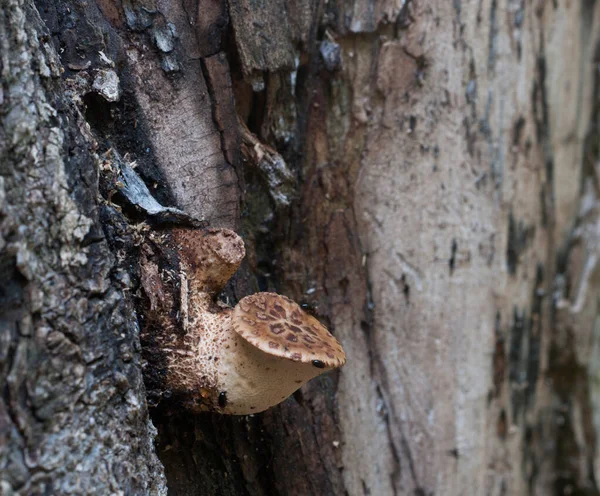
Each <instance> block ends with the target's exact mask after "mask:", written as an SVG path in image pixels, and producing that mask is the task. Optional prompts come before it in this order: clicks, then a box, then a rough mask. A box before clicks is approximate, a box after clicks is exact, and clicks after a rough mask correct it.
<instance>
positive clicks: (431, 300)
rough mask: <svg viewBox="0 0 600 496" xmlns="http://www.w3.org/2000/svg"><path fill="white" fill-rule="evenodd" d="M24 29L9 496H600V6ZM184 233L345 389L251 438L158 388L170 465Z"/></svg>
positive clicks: (7, 159)
mask: <svg viewBox="0 0 600 496" xmlns="http://www.w3.org/2000/svg"><path fill="white" fill-rule="evenodd" d="M3 1H4V4H3V5H5V6H6V8H5V9H4V10H3V14H2V15H3V24H2V29H4V30H5V32H6V33H7V34H6V35H2V36H0V39H2V40H3V41H2V45H1V46H2V57H3V58H2V71H3V87H2V90H3V94H2V98H0V101H2V113H1V114H0V119H1V123H2V127H1V128H0V130H1V132H2V135H1V138H2V139H1V140H0V143H2V145H0V146H2V148H0V156H1V157H2V162H1V164H0V167H1V168H2V169H0V170H1V171H2V173H1V175H0V179H2V182H1V183H0V186H1V187H0V193H2V194H0V200H1V201H0V214H1V215H2V217H0V222H1V224H0V234H1V235H2V237H1V238H0V247H1V249H2V251H1V252H0V253H1V255H0V256H1V258H0V263H1V267H0V270H1V271H2V272H1V273H2V274H6V277H3V281H6V282H3V283H2V290H3V292H2V293H1V294H0V297H1V298H2V299H1V300H0V301H2V307H1V308H2V312H3V313H2V322H3V324H2V325H3V331H4V332H3V334H2V339H3V340H4V341H3V342H5V343H6V346H3V347H2V348H0V350H1V351H0V352H1V353H2V355H0V363H1V364H2V367H3V368H2V369H0V373H2V374H3V375H2V377H3V382H4V383H5V384H6V386H5V388H4V393H3V397H2V399H3V401H2V403H0V406H1V408H2V411H3V412H5V413H2V415H3V417H4V418H5V420H4V421H3V422H2V423H1V424H0V425H2V426H3V427H2V430H1V431H0V433H1V435H2V436H4V439H5V440H6V441H5V442H4V443H0V446H2V445H4V448H0V460H1V463H2V465H1V466H2V467H6V470H4V471H3V475H2V477H3V482H2V484H4V486H2V489H3V490H4V489H7V488H10V487H12V488H14V489H21V488H24V489H21V490H22V491H23V492H24V493H28V492H29V493H32V494H36V493H37V492H43V491H42V489H41V488H42V486H43V484H46V486H44V487H52V488H59V487H60V490H59V489H56V491H58V492H61V493H65V494H69V493H93V492H94V491H93V489H96V492H98V491H99V492H103V490H104V488H106V492H110V491H117V490H118V489H120V490H123V491H125V492H127V491H129V492H130V493H132V494H146V493H147V494H160V493H161V492H162V491H164V486H163V483H164V481H163V479H162V478H161V477H162V475H161V468H160V465H159V463H158V461H157V459H156V455H158V458H159V459H160V462H161V463H162V466H163V467H164V474H165V476H166V485H167V486H168V488H169V494H173V495H192V494H219V495H243V494H249V495H270V494H281V495H302V496H304V495H308V494H315V495H317V494H335V495H344V494H349V495H352V496H354V495H366V494H373V495H375V494H376V495H387V494H418V495H425V494H427V495H430V494H457V495H458V494H483V493H485V494H489V495H501V494H598V485H597V478H598V477H597V476H598V470H600V458H599V453H598V447H597V441H596V439H597V436H598V430H599V429H600V414H599V413H598V412H600V406H599V405H600V400H599V398H600V394H599V389H598V374H599V370H600V366H599V364H600V345H599V343H600V339H599V337H600V334H599V331H598V329H599V327H598V325H597V313H598V312H597V310H598V308H597V301H598V270H597V264H598V258H599V256H600V253H599V252H598V250H599V246H600V243H599V241H600V233H599V231H598V225H600V217H599V210H598V205H599V202H598V198H599V194H600V187H599V186H598V174H599V165H598V164H599V163H600V157H599V151H598V142H599V139H600V136H599V132H598V129H599V127H598V98H599V97H598V89H597V88H598V81H599V76H598V69H597V67H598V63H599V61H600V60H599V57H598V53H600V50H599V49H598V46H599V44H598V41H599V34H600V6H599V5H598V4H597V2H595V1H593V0H588V1H585V2H566V1H561V0H558V1H556V2H553V3H547V2H546V3H536V4H529V3H526V2H521V1H506V2H499V1H497V0H482V1H481V2H477V3H463V2H460V1H455V2H452V3H447V2H440V1H435V2H433V3H432V2H422V1H416V0H408V1H405V2H401V1H396V0H337V1H329V2H323V1H320V0H314V1H310V2H305V3H302V2H291V1H286V0H267V1H264V2H260V5H259V2H252V1H245V0H240V1H238V0H230V1H229V2H225V1H204V0H200V1H198V2H190V1H187V0H184V1H181V2H178V1H176V0H134V1H129V0H128V1H123V2H121V1H119V0H116V1H112V0H96V1H95V2H94V1H92V2H86V3H80V2H76V1H71V0H64V1H61V2H48V1H46V0H38V1H37V2H36V6H35V7H33V6H29V5H28V6H27V7H26V6H25V5H23V4H22V3H19V1H18V0H3ZM36 9H37V10H36ZM38 11H39V15H40V16H41V18H42V19H43V22H42V21H40V20H39V18H38V14H37V12H38ZM25 19H26V20H27V22H25ZM0 34H2V33H0ZM6 40H7V41H6ZM57 54H59V55H57ZM21 88H25V90H24V91H22V90H21ZM15 109H16V110H15ZM138 175H139V178H141V179H142V180H143V182H144V183H145V185H146V187H144V185H143V183H142V182H141V181H140V180H139V178H138ZM150 195H152V196H153V197H154V199H152V198H151V196H150ZM158 202H159V203H160V204H159V203H158ZM161 205H162V206H161ZM165 207H168V208H165ZM181 223H184V224H190V223H191V224H195V225H203V224H205V223H209V224H210V225H213V226H215V227H229V228H233V229H235V230H237V231H238V232H239V233H240V234H241V235H242V236H243V238H244V241H245V244H246V251H247V258H246V261H245V262H244V264H243V265H242V269H241V270H240V271H239V272H238V274H237V276H236V277H234V280H233V282H231V283H230V284H229V285H228V286H227V288H226V289H225V291H224V292H223V294H222V298H223V299H224V300H225V301H227V302H228V303H230V304H235V303H236V302H237V300H239V299H240V298H242V297H243V296H245V295H247V294H250V293H252V292H255V291H257V290H261V291H276V292H278V293H281V294H285V295H287V296H289V297H290V298H293V299H295V300H296V301H298V302H299V303H301V304H302V305H303V307H304V308H305V309H306V310H307V311H309V312H310V313H312V314H314V315H315V316H316V317H318V318H319V319H320V320H321V321H322V322H323V323H325V324H326V325H328V327H329V328H330V329H331V330H332V332H333V333H334V334H335V336H336V337H337V338H338V339H339V340H340V341H341V343H342V344H343V345H344V348H345V350H346V353H347V356H348V363H347V365H346V366H345V367H344V368H343V369H342V370H341V371H340V372H336V373H330V374H327V375H324V376H321V377H319V378H318V379H316V380H314V381H312V382H310V383H309V384H307V385H306V386H305V387H303V388H302V389H301V390H300V391H299V392H297V393H296V394H295V395H294V396H293V397H291V398H289V399H288V400H286V401H285V402H283V403H282V404H281V405H280V406H278V407H276V408H273V409H271V410H269V411H267V412H265V413H262V414H259V415H250V416H244V417H227V416H220V415H217V414H209V413H206V414H199V415H192V414H190V413H189V412H186V411H183V410H181V409H178V408H175V403H174V402H172V401H171V402H170V401H169V393H168V391H160V388H158V389H157V390H154V388H150V389H151V390H150V391H149V396H148V404H149V405H150V406H151V408H150V418H151V419H152V423H153V424H154V425H155V426H156V429H157V431H158V435H157V437H156V440H154V438H153V429H152V427H151V426H150V427H148V426H149V425H150V423H149V419H148V416H147V410H146V407H145V402H144V397H145V395H146V392H145V390H144V386H143V384H142V382H141V377H142V375H141V374H142V370H144V372H145V374H146V378H147V379H148V381H149V382H148V384H154V382H152V381H153V376H152V373H153V372H156V371H153V370H150V368H152V367H150V368H149V365H148V364H147V363H145V361H144V360H143V359H142V360H140V356H141V351H140V346H139V342H138V336H137V327H136V320H137V319H139V321H140V322H142V323H143V318H144V316H143V315H140V314H139V312H140V311H141V309H142V306H140V305H139V295H140V293H139V289H140V274H139V258H140V248H139V247H140V246H141V245H142V243H143V239H144V238H145V237H146V236H147V234H148V232H150V231H154V230H160V229H161V228H162V227H163V225H164V224H169V225H172V224H181ZM32 371H35V372H32ZM159 382H160V381H159ZM90 419H93V420H90ZM5 426H6V427H5ZM82 432H83V433H84V434H85V435H84V434H82ZM57 433H58V434H57ZM81 436H83V438H82V439H84V441H83V442H81V443H80V444H78V445H77V448H76V449H69V450H64V449H63V447H64V446H65V445H67V446H71V445H72V443H74V441H72V440H73V439H80V437H81ZM59 440H60V442H59ZM153 441H155V444H154V446H152V443H153ZM98 446H100V447H98ZM59 447H60V449H59ZM154 453H156V455H154ZM99 459H110V460H111V462H110V463H109V464H105V463H100V462H98V460H99ZM367 461H368V462H367ZM111 464H112V465H111ZM38 466H39V467H43V468H42V469H41V470H40V469H37V468H36V467H38ZM78 467H79V468H78ZM91 467H93V468H91ZM80 469H81V470H80ZM4 473H6V474H8V475H6V476H5V475H4ZM98 481H100V482H98ZM48 484H51V486H48ZM52 484H53V485H52ZM59 484H61V485H60V486H59ZM102 484H104V485H102Z"/></svg>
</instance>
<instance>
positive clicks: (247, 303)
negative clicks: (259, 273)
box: [231, 293, 346, 368]
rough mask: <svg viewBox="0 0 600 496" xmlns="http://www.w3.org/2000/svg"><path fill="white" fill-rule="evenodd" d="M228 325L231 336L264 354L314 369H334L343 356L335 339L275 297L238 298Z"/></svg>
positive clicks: (289, 303)
mask: <svg viewBox="0 0 600 496" xmlns="http://www.w3.org/2000/svg"><path fill="white" fill-rule="evenodd" d="M231 323H232V326H233V329H234V331H235V332H237V333H238V334H239V335H240V336H241V337H242V338H244V339H245V340H246V341H247V342H249V343H250V344H251V345H253V346H255V347H256V348H258V349H259V350H261V351H263V352H264V353H266V354H268V355H272V356H276V357H281V358H287V359H289V360H292V361H294V362H302V363H311V364H312V365H314V366H315V367H317V368H336V367H341V366H342V365H344V363H346V354H345V353H344V350H343V349H342V346H341V345H340V343H339V342H338V340H337V339H335V337H333V336H332V335H331V333H330V332H329V331H328V330H327V329H326V328H325V327H324V326H323V325H322V324H321V323H320V322H319V321H318V320H317V319H315V318H314V317H313V316H312V315H309V314H307V313H306V312H305V311H304V310H302V309H301V308H300V307H299V306H298V304H297V303H295V302H294V301H292V300H290V299H289V298H287V297H285V296H281V295H278V294H276V293H256V294H253V295H250V296H246V297H245V298H242V299H241V300H240V301H239V303H238V304H237V306H236V307H235V309H234V310H233V316H232V319H231Z"/></svg>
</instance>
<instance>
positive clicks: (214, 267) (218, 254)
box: [172, 228, 246, 295]
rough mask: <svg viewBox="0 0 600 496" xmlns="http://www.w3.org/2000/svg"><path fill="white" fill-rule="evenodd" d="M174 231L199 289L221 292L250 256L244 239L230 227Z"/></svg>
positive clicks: (190, 275) (181, 253) (188, 268)
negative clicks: (244, 260)
mask: <svg viewBox="0 0 600 496" xmlns="http://www.w3.org/2000/svg"><path fill="white" fill-rule="evenodd" d="M172 234H173V239H174V240H175V242H176V243H177V245H178V250H179V254H180V256H181V258H182V260H183V262H184V263H185V265H186V271H187V273H188V277H189V278H190V281H191V282H192V286H193V290H195V291H206V292H208V293H209V294H211V295H215V294H217V293H218V292H219V291H221V290H222V289H223V288H224V287H225V285H226V284H227V281H229V279H231V276H233V274H234V273H235V271H236V270H237V269H238V267H239V266H240V263H241V262H242V260H243V258H244V257H245V256H246V250H245V248H244V242H243V241H242V238H240V237H239V236H238V235H237V234H236V233H235V232H233V231H231V230H229V229H224V228H208V229H203V230H198V229H183V228H179V229H173V230H172Z"/></svg>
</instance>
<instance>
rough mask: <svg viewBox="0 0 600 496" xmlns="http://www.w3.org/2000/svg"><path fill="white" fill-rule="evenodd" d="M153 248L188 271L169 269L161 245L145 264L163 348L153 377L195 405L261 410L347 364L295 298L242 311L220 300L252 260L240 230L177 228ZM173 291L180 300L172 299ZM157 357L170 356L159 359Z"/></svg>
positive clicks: (153, 333) (253, 299)
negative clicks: (246, 259)
mask: <svg viewBox="0 0 600 496" xmlns="http://www.w3.org/2000/svg"><path fill="white" fill-rule="evenodd" d="M152 243H153V246H155V247H156V246H159V247H160V250H159V251H160V253H161V255H162V256H163V258H165V255H167V257H166V258H168V256H170V257H171V262H170V263H173V262H172V260H173V259H174V258H175V259H177V264H178V266H177V270H173V269H171V270H169V267H168V265H169V264H168V263H167V264H166V266H165V264H164V263H163V264H162V265H163V267H162V268H161V267H160V265H161V263H160V262H159V263H157V262H156V261H153V259H156V258H157V257H156V253H157V251H156V250H152V249H151V248H148V249H147V250H146V255H145V257H143V260H142V271H141V272H142V277H141V280H142V286H143V288H144V290H145V293H146V296H147V300H148V301H149V305H147V306H148V307H149V310H148V311H147V314H148V317H147V322H148V323H152V322H153V323H154V326H152V325H150V324H148V325H147V326H146V328H145V329H143V338H144V337H145V339H144V340H145V342H151V343H152V346H153V347H154V351H153V352H150V353H146V355H147V356H149V357H150V359H149V360H148V361H149V366H150V367H154V369H153V370H150V371H148V370H147V371H146V375H147V376H153V377H161V378H162V379H161V380H162V381H163V384H162V386H163V388H164V389H166V390H168V391H169V394H170V395H172V396H173V397H175V398H178V399H179V401H181V402H182V403H184V404H185V405H186V406H187V407H188V408H190V409H192V410H196V411H204V410H213V411H218V412H222V413H228V414H234V415H245V414H250V413H258V412H261V411H264V410H266V409H267V408H270V407H271V406H274V405H276V404H278V403H280V402H281V401H283V400H284V399H285V398H287V397H288V396H290V395H291V394H292V393H294V391H296V390H297V389H298V388H300V387H301V386H302V385H303V384H304V383H306V382H307V381H309V380H310V379H312V378H314V377H316V376H318V375H320V374H322V373H324V372H327V371H328V370H331V369H334V368H337V367H341V366H342V365H344V363H345V361H346V355H345V353H344V351H343V349H342V347H341V345H340V344H339V342H338V341H337V340H336V339H335V337H333V336H332V335H331V333H329V331H328V330H327V329H326V328H325V327H324V326H323V325H322V324H321V323H320V322H319V321H318V320H317V319H316V318H314V317H313V316H311V315H309V314H307V313H306V312H304V311H303V310H302V309H301V308H300V307H299V306H298V305H297V304H296V303H295V302H293V301H292V300H290V299H289V298H286V297H285V296H280V295H278V294H275V293H257V294H254V295H251V296H247V297H245V298H243V299H242V300H240V302H239V303H238V304H237V305H236V306H235V308H233V309H232V308H230V307H228V306H226V305H224V304H223V303H221V302H217V301H215V296H216V294H217V293H218V292H219V291H221V290H222V289H223V287H224V286H225V284H226V283H227V281H228V280H229V279H230V278H231V276H232V275H233V274H234V272H235V271H236V270H237V268H238V267H239V264H240V263H241V261H242V259H243V258H244V256H245V250H244V245H243V242H242V240H241V238H240V237H239V236H238V235H237V234H235V233H234V232H233V231H230V230H227V229H205V230H193V229H174V230H172V231H170V233H168V234H166V235H163V236H161V237H158V236H157V237H155V238H154V239H153V240H152ZM173 253H175V257H173ZM153 255H154V256H153ZM175 280H177V283H174V282H173V281H175ZM173 292H175V293H177V292H178V295H175V296H173V297H172V298H169V297H164V295H165V294H172V293H173ZM157 295H162V296H161V297H160V301H158V300H159V298H158V297H157ZM156 353H160V359H155V360H152V357H153V356H155V355H156ZM157 367H158V369H160V370H158V369H157ZM147 368H148V367H147Z"/></svg>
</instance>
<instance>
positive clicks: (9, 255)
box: [0, 0, 166, 495]
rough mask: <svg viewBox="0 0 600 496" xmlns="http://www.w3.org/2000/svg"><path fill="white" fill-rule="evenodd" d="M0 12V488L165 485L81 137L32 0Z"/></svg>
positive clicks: (93, 167) (11, 0) (122, 279)
mask: <svg viewBox="0 0 600 496" xmlns="http://www.w3.org/2000/svg"><path fill="white" fill-rule="evenodd" d="M0 12H1V14H0V39H1V40H2V42H1V43H0V57H1V58H0V60H1V69H2V93H1V95H2V96H1V97H0V100H1V102H2V103H1V105H2V111H1V114H0V115H1V118H0V281H1V285H0V286H1V289H0V340H1V343H2V344H1V346H0V381H1V382H2V384H3V388H2V397H1V399H0V467H1V470H0V474H1V476H0V477H1V480H0V492H2V494H7V495H8V494H31V495H35V494H110V493H115V494H116V493H118V492H122V493H128V494H166V488H165V480H164V475H163V471H162V467H161V464H160V462H159V461H158V459H157V457H156V454H155V450H154V447H153V438H154V435H155V434H156V431H155V429H154V427H153V426H152V424H151V423H150V421H149V419H148V410H147V408H146V402H145V391H144V386H143V382H142V374H141V368H140V347H139V341H138V336H137V334H138V328H137V323H136V320H135V316H134V314H133V307H132V303H131V301H130V299H129V298H128V297H126V296H125V295H126V292H127V291H128V290H129V286H130V279H129V275H128V274H127V272H125V271H123V270H121V269H119V268H118V267H117V263H116V259H115V257H114V256H113V254H112V253H111V251H110V249H109V246H108V244H107V242H106V239H105V237H104V234H103V231H102V223H101V220H100V219H101V215H100V213H99V210H100V209H101V208H102V207H100V206H99V205H98V198H97V194H98V184H97V183H98V179H97V175H98V165H99V160H98V156H97V155H96V153H95V150H96V143H95V140H94V138H93V136H92V135H91V134H90V132H89V128H88V127H87V124H86V123H85V119H84V117H83V116H82V115H81V113H80V111H79V109H78V107H77V106H76V105H75V104H74V102H73V100H72V95H69V90H68V85H67V84H65V82H64V81H63V80H62V79H61V71H62V66H61V63H60V60H59V58H58V56H57V54H56V52H55V50H54V49H53V47H52V44H51V42H50V38H49V34H48V31H47V29H46V27H45V26H44V25H43V23H42V21H41V20H40V17H39V15H38V12H37V11H36V9H35V8H34V7H33V6H32V5H31V4H30V3H29V2H22V1H20V0H6V1H3V2H2V7H1V9H0ZM13 491H15V492H13Z"/></svg>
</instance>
